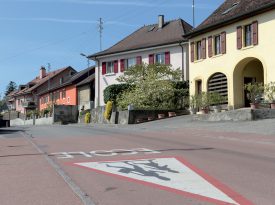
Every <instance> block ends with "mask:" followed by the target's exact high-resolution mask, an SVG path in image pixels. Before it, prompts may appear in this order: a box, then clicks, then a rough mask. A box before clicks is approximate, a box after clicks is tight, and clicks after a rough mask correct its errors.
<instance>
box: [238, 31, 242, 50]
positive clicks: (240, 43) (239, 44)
mask: <svg viewBox="0 0 275 205" xmlns="http://www.w3.org/2000/svg"><path fill="white" fill-rule="evenodd" d="M242 47H243V28H242V27H241V26H239V27H237V48H238V49H242Z"/></svg>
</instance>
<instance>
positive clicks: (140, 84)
mask: <svg viewBox="0 0 275 205" xmlns="http://www.w3.org/2000/svg"><path fill="white" fill-rule="evenodd" d="M180 78H181V71H180V69H176V70H174V69H172V68H171V66H168V65H161V64H155V65H147V64H142V65H136V66H133V67H131V68H130V69H129V70H126V71H125V73H124V75H122V76H120V77H119V78H118V79H117V80H118V81H119V82H121V83H127V84H130V85H133V86H131V87H130V88H129V89H128V90H126V91H124V92H123V93H122V94H120V95H119V97H118V99H117V103H118V106H119V107H121V108H123V109H125V108H127V106H128V105H133V106H134V107H135V108H137V109H176V108H177V107H178V106H177V102H178V99H175V98H178V97H179V95H178V94H179V92H178V91H179V89H178V87H177V86H176V85H177V84H176V83H175V81H179V80H180ZM182 91H183V90H182ZM182 93H187V92H182ZM180 97H182V96H180Z"/></svg>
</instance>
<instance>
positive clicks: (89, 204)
mask: <svg viewBox="0 0 275 205" xmlns="http://www.w3.org/2000/svg"><path fill="white" fill-rule="evenodd" d="M20 133H21V135H22V136H23V137H25V138H26V139H27V140H28V141H29V142H30V143H31V144H32V145H33V146H34V148H35V149H36V150H37V151H38V152H39V153H41V154H43V156H44V157H45V159H46V160H47V161H48V163H49V164H50V165H51V166H52V167H53V168H54V169H55V170H56V172H57V173H58V174H59V175H60V176H61V177H62V178H63V179H64V181H65V182H66V183H67V184H68V185H69V187H70V188H71V189H72V191H73V192H74V193H75V194H76V195H77V196H78V197H79V198H80V200H81V201H82V202H83V204H84V205H95V203H94V202H93V201H92V199H91V198H90V197H89V196H88V194H87V193H85V192H83V191H82V190H81V189H80V187H79V186H78V185H76V183H75V182H74V181H73V180H72V178H71V177H69V176H68V175H67V173H66V172H65V171H64V170H63V169H62V168H61V167H60V166H59V165H58V164H57V163H56V162H55V161H54V160H52V159H51V158H50V157H49V156H48V155H47V154H45V152H43V151H42V150H41V149H40V148H39V147H38V146H37V145H36V144H35V143H34V142H33V141H32V140H31V136H29V135H28V134H26V133H24V132H20Z"/></svg>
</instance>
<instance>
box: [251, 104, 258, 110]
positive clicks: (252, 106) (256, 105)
mask: <svg viewBox="0 0 275 205" xmlns="http://www.w3.org/2000/svg"><path fill="white" fill-rule="evenodd" d="M250 107H251V109H252V110H255V109H259V103H250Z"/></svg>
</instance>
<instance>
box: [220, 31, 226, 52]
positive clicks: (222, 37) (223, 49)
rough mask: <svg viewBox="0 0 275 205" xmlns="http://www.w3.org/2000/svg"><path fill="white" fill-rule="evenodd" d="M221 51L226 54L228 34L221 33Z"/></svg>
mask: <svg viewBox="0 0 275 205" xmlns="http://www.w3.org/2000/svg"><path fill="white" fill-rule="evenodd" d="M221 51H222V54H226V32H222V33H221Z"/></svg>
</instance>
